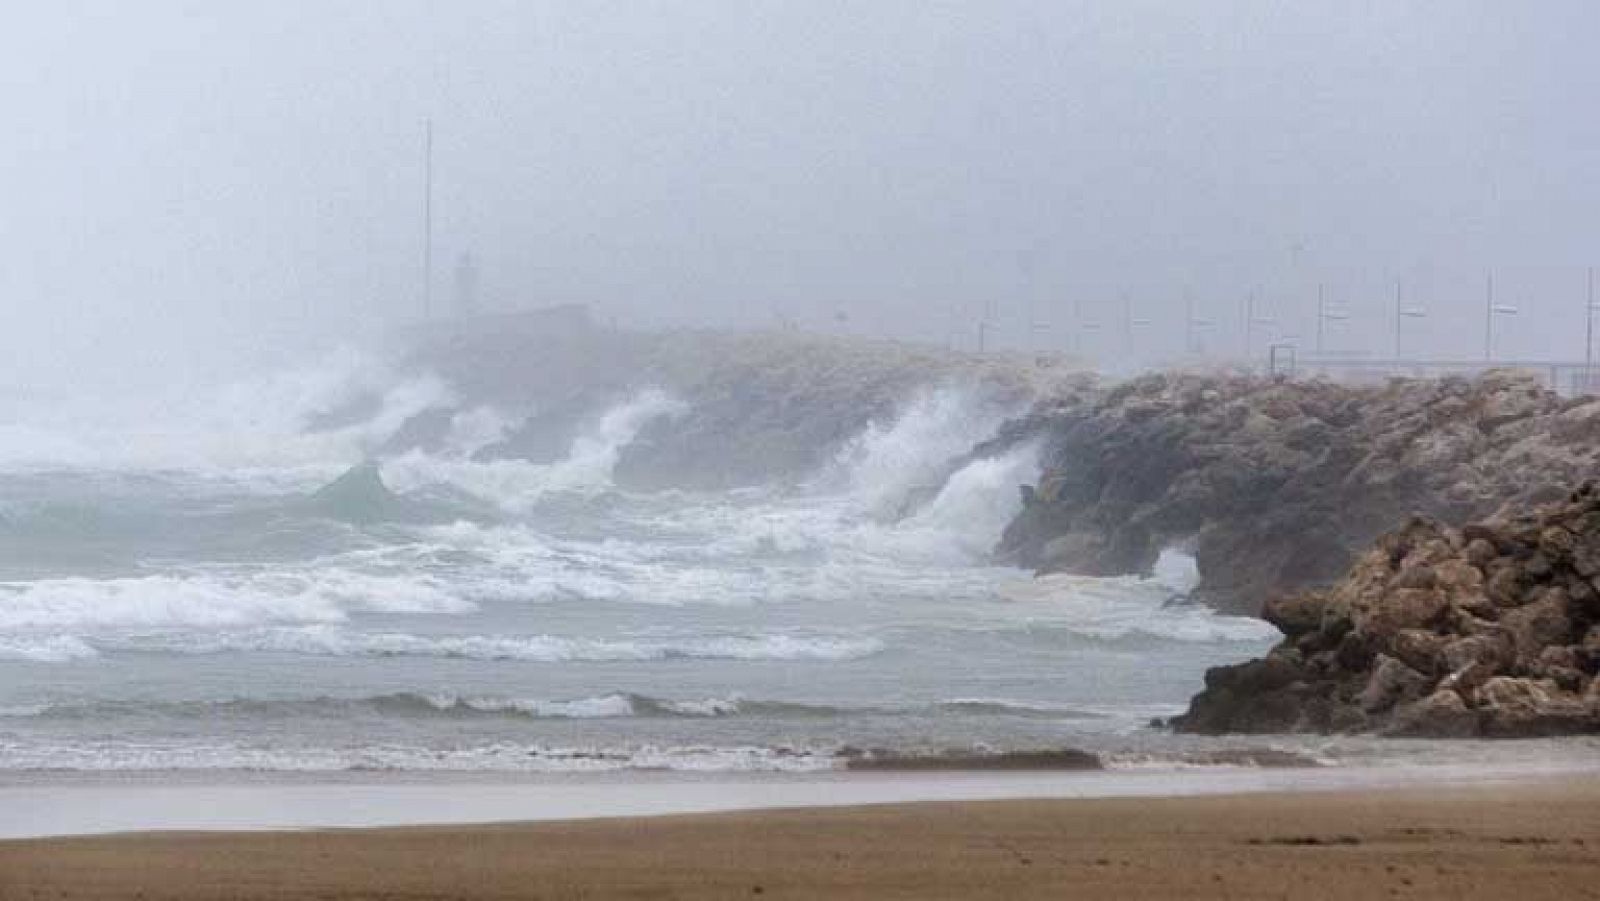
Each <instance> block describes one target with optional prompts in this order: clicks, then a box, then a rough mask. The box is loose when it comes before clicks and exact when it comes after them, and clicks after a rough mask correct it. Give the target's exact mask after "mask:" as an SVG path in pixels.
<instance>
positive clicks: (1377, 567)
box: [1174, 482, 1600, 737]
mask: <svg viewBox="0 0 1600 901" xmlns="http://www.w3.org/2000/svg"><path fill="white" fill-rule="evenodd" d="M1265 616H1266V617H1267V619H1268V620H1269V621H1270V622H1272V623H1273V624H1274V625H1275V626H1277V627H1278V628H1279V629H1281V630H1282V631H1283V633H1284V635H1285V636H1286V637H1285V639H1284V640H1283V642H1282V643H1280V644H1279V645H1278V646H1277V647H1275V648H1273V649H1272V651H1271V652H1270V653H1268V655H1267V656H1266V657H1265V658H1263V659H1260V660H1252V661H1250V662H1248V663H1243V664H1239V665H1237V666H1224V667H1217V668H1215V669H1212V670H1210V671H1209V672H1207V673H1206V687H1205V690H1204V691H1202V692H1201V693H1200V694H1199V695H1197V696H1195V698H1194V700H1193V702H1192V703H1191V705H1190V708H1189V711H1188V713H1187V714H1185V715H1184V716H1182V717H1179V718H1178V719H1177V720H1176V721H1175V722H1174V725H1175V726H1176V727H1177V728H1179V729H1181V730H1184V731H1189V732H1205V733H1220V732H1291V731H1294V732H1298V731H1315V732H1357V731H1360V732H1378V733H1383V734H1389V735H1413V736H1433V737H1471V736H1487V737H1517V736H1534V735H1554V734H1569V733H1579V732H1600V678H1596V673H1597V672H1600V489H1597V487H1596V485H1595V484H1594V483H1592V482H1590V483H1585V484H1584V485H1583V487H1581V488H1580V489H1578V490H1577V491H1576V492H1574V493H1573V494H1572V495H1571V496H1570V497H1568V498H1567V499H1565V500H1564V501H1560V502H1556V503H1552V504H1548V505H1544V506H1540V507H1537V508H1534V509H1533V510H1532V511H1531V512H1528V513H1524V514H1521V515H1517V516H1514V517H1499V518H1493V519H1489V520H1485V521H1481V522H1477V523H1473V524H1471V525H1467V526H1464V527H1462V528H1451V527H1448V526H1444V525H1440V524H1439V523H1437V522H1435V521H1432V520H1428V519H1421V518H1417V519H1413V520H1412V521H1411V522H1409V523H1408V524H1407V525H1405V526H1404V527H1403V528H1401V529H1399V530H1397V531H1394V532H1391V533H1389V534H1387V535H1385V536H1383V537H1382V538H1381V539H1379V540H1378V542H1377V543H1376V545H1375V546H1374V547H1373V548H1372V549H1371V550H1369V551H1368V552H1367V553H1365V554H1364V555H1363V556H1361V557H1360V559H1359V560H1357V562H1356V564H1355V566H1354V567H1353V568H1352V569H1351V570H1350V572H1349V573H1348V574H1346V575H1345V577H1344V578H1343V579H1341V580H1339V581H1338V582H1337V583H1335V584H1334V585H1333V586H1332V587H1331V588H1330V589H1328V590H1326V591H1311V592H1305V593H1300V594H1295V595H1288V596H1282V597H1278V598H1275V599H1273V600H1271V601H1269V602H1268V603H1267V605H1266V609H1265Z"/></svg>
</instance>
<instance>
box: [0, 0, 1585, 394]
mask: <svg viewBox="0 0 1600 901" xmlns="http://www.w3.org/2000/svg"><path fill="white" fill-rule="evenodd" d="M7 12H8V15H7V21H6V27H5V29H4V33H3V36H0V104H3V108H4V109H5V111H6V113H7V116H6V119H7V124H8V128H7V130H6V140H5V141H4V143H3V144H0V161H3V162H0V199H3V203H4V209H5V212H4V216H3V217H0V248H3V250H4V254H5V258H4V265H0V305H3V306H0V309H3V311H4V316H5V328H4V331H3V336H0V354H3V363H0V375H3V376H4V378H5V379H6V380H7V383H8V387H9V388H10V389H11V390H13V391H15V390H29V389H32V388H34V387H36V386H42V385H46V384H52V385H57V386H59V385H62V384H73V383H76V384H80V385H82V384H90V383H109V382H113V381H115V382H119V383H127V382H130V381H139V380H143V379H147V378H157V377H182V378H196V377H199V376H204V375H207V374H210V373H215V372H217V371H219V370H221V369H225V368H227V367H230V366H234V365H238V364H241V363H249V362H254V361H256V360H259V359H261V358H264V357H272V356H277V355H282V354H290V353H296V352H299V351H302V350H308V349H312V348H315V347H319V346H322V345H324V344H328V343H331V342H336V341H338V340H341V339H343V338H345V337H349V336H361V335H367V334H373V333H376V332H381V331H383V330H385V329H388V328H391V327H393V326H396V325H400V324H404V323H406V322H409V321H413V320H416V319H418V318H420V317H422V316H423V315H424V310H423V289H422V283H421V271H422V263H421V257H422V233H423V228H422V209H423V127H424V125H423V124H424V122H425V121H426V120H429V119H431V120H432V122H433V127H434V134H435V146H434V168H435V188H434V197H433V204H434V212H435V217H434V260H435V262H434V269H433V271H434V280H433V283H434V288H433V295H434V300H435V312H444V311H446V310H448V309H449V307H450V304H451V302H452V295H453V294H454V283H455V269H456V262H457V260H458V259H459V257H460V255H461V254H463V253H471V254H472V255H473V258H474V260H475V261H476V263H477V270H478V281H479V288H478V295H479V304H480V306H481V307H482V308H483V309H485V310H491V311H493V310H512V309H517V308H523V307H532V306H539V305H544V304H551V303H559V302H568V301H581V302H585V303H589V304H591V305H592V306H593V307H594V309H595V310H596V312H597V315H598V316H599V317H600V318H601V319H602V320H603V321H604V320H611V319H615V320H616V321H617V322H619V323H624V324H631V323H637V324H674V325H678V324H682V325H688V324H706V325H725V326H736V327H768V326H777V325H780V324H794V325H797V326H799V327H802V328H808V329H817V330H839V331H849V332H853V333H872V334H882V335H891V336H898V337H906V338H915V339H921V340H929V341H937V342H945V341H949V342H951V343H953V344H955V345H957V346H961V347H972V346H973V345H974V344H975V342H976V341H977V336H978V325H977V323H978V321H979V320H980V319H981V318H984V317H985V316H987V317H988V318H989V319H990V320H992V322H993V325H992V327H990V328H988V329H987V335H986V338H987V340H988V341H989V342H990V343H991V345H994V344H998V345H999V346H1006V347H1037V348H1056V349H1063V350H1067V349H1079V350H1083V351H1085V352H1087V353H1093V354H1097V355H1098V356H1099V358H1100V359H1101V360H1102V361H1113V360H1116V361H1121V360H1127V359H1130V358H1132V359H1140V360H1144V361H1150V362H1154V361H1160V360H1169V359H1176V358H1178V357H1180V356H1183V355H1184V353H1185V350H1186V344H1187V345H1189V346H1190V348H1191V349H1194V350H1198V351H1203V352H1205V353H1207V354H1211V355H1216V356H1233V357H1238V356H1240V355H1242V354H1243V352H1244V350H1245V347H1246V345H1245V338H1244V329H1243V328H1242V327H1241V320H1242V317H1243V310H1244V308H1245V306H1244V305H1245V302H1246V300H1245V299H1246V297H1247V296H1248V295H1249V294H1250V293H1251V292H1254V294H1255V296H1256V298H1257V301H1256V308H1255V309H1256V315H1257V316H1258V317H1259V318H1261V319H1263V320H1274V321H1273V322H1265V321H1264V322H1262V323H1260V324H1259V325H1258V326H1257V328H1256V329H1255V331H1254V333H1253V335H1252V336H1251V338H1252V341H1251V348H1252V350H1253V352H1254V353H1255V354H1257V355H1259V354H1260V352H1261V348H1262V347H1263V346H1264V345H1265V344H1266V343H1267V342H1269V341H1273V340H1281V339H1282V338H1283V337H1284V336H1285V335H1286V334H1287V335H1292V336H1298V340H1299V342H1300V345H1301V348H1302V352H1303V353H1310V352H1312V350H1313V344H1314V340H1315V338H1314V332H1315V325H1314V322H1315V318H1314V312H1315V309H1316V303H1317V300H1316V297H1317V292H1318V286H1319V285H1321V286H1323V288H1322V290H1323V292H1324V296H1325V297H1326V299H1327V303H1328V305H1329V308H1330V309H1332V310H1333V311H1335V313H1336V315H1339V316H1346V315H1347V317H1348V318H1338V319H1328V320H1326V321H1325V323H1324V324H1325V326H1326V328H1325V333H1324V335H1323V341H1324V345H1325V347H1324V349H1325V351H1326V352H1329V353H1352V352H1367V353H1371V354H1374V355H1379V356H1387V355H1389V354H1392V353H1393V340H1394V313H1393V309H1394V303H1395V300H1394V296H1395V290H1396V285H1397V283H1398V284H1399V285H1400V286H1401V290H1402V291H1403V292H1404V300H1403V303H1405V304H1406V305H1408V306H1409V305H1416V306H1425V307H1426V309H1427V312H1428V316H1427V318H1425V319H1408V320H1406V322H1405V327H1406V329H1407V332H1406V335H1405V338H1404V340H1405V342H1406V346H1405V347H1404V351H1405V352H1406V353H1410V354H1423V353H1427V354H1432V355H1436V356H1451V357H1462V358H1475V357H1478V356H1481V354H1482V352H1483V327H1484V286H1485V279H1486V274H1487V273H1488V272H1489V271H1490V270H1493V272H1494V279H1495V283H1496V290H1497V298H1496V300H1497V302H1499V303H1503V304H1506V305H1508V306H1516V307H1517V308H1518V310H1519V312H1518V313H1517V314H1515V315H1510V314H1505V315H1500V316H1498V317H1497V318H1496V329H1497V334H1496V338H1495V345H1496V346H1495V353H1496V354H1498V355H1500V356H1503V357H1541V358H1543V357H1562V358H1567V359H1572V358H1581V356H1582V354H1583V322H1584V304H1585V299H1584V278H1585V269H1586V267H1588V266H1589V265H1593V264H1596V263H1600V246H1597V241H1596V229H1595V222H1596V218H1597V216H1600V177H1597V175H1600V171H1597V170H1600V118H1597V117H1596V116H1595V115H1594V111H1593V108H1592V107H1593V99H1594V95H1595V91H1596V88H1597V87H1600V62H1597V61H1596V56H1595V54H1594V48H1593V37H1594V35H1595V34H1597V33H1600V7H1596V6H1595V5H1593V4H1591V3H1587V2H1581V0H1573V2H1546V3H1540V4H1526V5H1525V4H1505V3H1496V2H1489V0H1482V2H1461V0H1449V2H1446V0H1440V2H1426V3H1400V2H1388V3H1359V4H1356V3H1324V4H1282V3H1185V4H1172V3H1167V2H1118V3H1067V2H1060V0H1049V2H1037V3H1023V2H988V0H986V2H982V3H977V2H973V3H932V2H925V0H917V2H874V3H843V2H839V3H823V2H784V3H774V2H764V3H762V2H757V3H733V2H728V3H712V2H680V3H627V4H621V3H576V2H572V3H525V2H509V0H508V2H470V3H468V2H463V3H444V2H431V3H430V2H399V0H384V2H366V3H358V2H322V0H318V2H274V3H221V2H213V3H191V2H184V3H178V2H141V3H136V4H135V3H120V2H103V3H66V2H50V3H45V2H35V3H12V4H8V10H7ZM1189 310H1193V311H1194V314H1193V315H1194V318H1195V319H1197V320H1200V321H1201V324H1200V325H1198V326H1196V327H1194V328H1188V327H1186V325H1185V322H1186V320H1187V319H1188V318H1189V313H1188V311H1189ZM1130 324H1131V329H1130ZM1130 330H1131V332H1132V338H1133V342H1132V343H1133V346H1132V347H1131V348H1130V347H1128V346H1127V341H1128V337H1129V335H1128V332H1129V331H1130Z"/></svg>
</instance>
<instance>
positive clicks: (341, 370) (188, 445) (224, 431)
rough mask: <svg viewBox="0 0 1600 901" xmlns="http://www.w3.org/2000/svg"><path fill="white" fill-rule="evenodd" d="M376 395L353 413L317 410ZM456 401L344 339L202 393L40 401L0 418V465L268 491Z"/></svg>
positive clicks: (339, 462) (304, 478) (315, 479)
mask: <svg viewBox="0 0 1600 901" xmlns="http://www.w3.org/2000/svg"><path fill="white" fill-rule="evenodd" d="M368 395H370V396H374V397H377V398H378V403H377V404H376V406H375V408H374V409H373V410H372V411H370V412H367V413H366V414H365V415H364V416H363V417H358V419H359V421H353V422H350V423H344V424H340V425H339V426H338V427H336V428H330V429H323V430H308V429H307V428H306V426H307V424H308V422H310V420H311V419H312V418H313V417H315V416H316V415H318V414H320V413H323V412H326V411H329V410H333V409H337V408H338V407H339V406H341V405H343V404H351V403H354V402H356V400H357V399H358V398H361V397H364V396H368ZM451 400H452V394H451V391H450V389H449V388H448V387H447V386H446V385H445V384H444V383H443V382H441V381H440V380H439V379H437V378H435V377H433V376H430V375H419V376H408V377H405V378H400V377H397V376H395V375H394V374H393V373H392V372H390V371H388V370H387V369H386V368H385V367H384V366H383V365H382V364H381V363H379V362H378V361H377V360H375V359H374V358H371V357H369V356H367V355H365V354H361V353H359V352H356V351H351V350H346V351H342V352H340V353H337V354H334V355H332V356H331V357H329V358H327V359H325V360H322V361H320V362H319V363H318V364H316V365H312V366H306V367H301V368H296V369H289V370H284V371H280V372H276V373H273V374H271V375H269V376H266V377H263V378H258V379H253V380H245V381H240V382H236V383H233V384H230V385H227V386H224V387H223V388H222V389H220V390H210V391H208V392H207V393H204V394H199V395H178V396H141V397H134V398H117V399H116V400H115V401H111V400H104V401H101V400H95V399H88V398H74V399H73V400H72V401H70V402H68V403H53V404H49V405H45V404H37V405H34V406H33V407H30V408H28V409H25V410H22V411H20V412H18V413H17V414H16V416H15V418H13V419H12V420H11V421H10V422H7V423H0V472H6V473H16V472H39V471H62V470H75V471H118V472H176V471H181V472H185V473H188V474H190V475H194V476H199V477H202V478H208V479H216V480H222V481H226V482H228V483H230V484H232V485H236V486H239V487H245V488H259V489H261V490H265V491H271V492H281V491H285V490H305V489H308V488H311V487H314V486H315V485H317V484H319V483H321V482H324V481H326V480H327V479H328V478H331V477H332V476H333V475H336V474H338V473H339V472H341V471H343V470H344V469H346V468H348V467H349V466H350V465H351V464H352V463H354V462H356V461H358V460H359V459H361V458H362V456H363V455H365V454H367V453H369V452H370V451H372V450H373V449H375V448H376V447H377V446H378V445H379V444H381V442H382V441H384V440H385V439H386V438H388V437H389V436H390V435H392V434H393V433H394V432H395V430H397V429H398V428H399V427H400V425H401V424H402V423H404V422H405V421H406V420H407V419H408V418H410V417H411V416H413V415H415V414H417V413H419V412H421V411H423V410H425V409H428V408H429V407H433V406H437V405H441V404H445V403H448V402H450V401H451Z"/></svg>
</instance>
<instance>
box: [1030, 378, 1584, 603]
mask: <svg viewBox="0 0 1600 901" xmlns="http://www.w3.org/2000/svg"><path fill="white" fill-rule="evenodd" d="M1015 431H1016V432H1017V433H1018V434H1022V433H1027V434H1029V435H1031V436H1033V437H1034V438H1042V441H1043V446H1044V448H1045V450H1044V455H1043V459H1044V462H1045V470H1044V474H1043V475H1042V477H1041V479H1040V482H1039V484H1038V485H1036V486H1030V487H1028V488H1025V489H1024V500H1025V501H1026V506H1025V509H1024V510H1023V511H1022V513H1021V514H1020V515H1019V516H1018V517H1017V519H1016V520H1015V521H1014V522H1013V523H1012V524H1011V525H1010V527H1009V528H1008V529H1007V531H1006V534H1005V536H1004V538H1003V539H1002V541H1001V544H1000V554H1001V556H1002V557H1003V558H1004V559H1007V560H1010V561H1012V562H1015V563H1018V564H1021V565H1025V566H1031V567H1034V568H1036V569H1038V570H1040V571H1043V572H1057V571H1060V572H1076V573H1081V574H1086V575H1119V574H1125V573H1138V572H1145V571H1148V569H1149V568H1150V566H1151V565H1152V564H1153V563H1154V561H1155V559H1156V557H1157V556H1158V555H1159V554H1160V552H1161V551H1162V550H1163V549H1164V548H1166V547H1170V546H1175V545H1176V546H1182V547H1186V548H1188V549H1191V550H1192V551H1193V552H1194V554H1195V556H1196V559H1197V561H1198V564H1199V569H1200V586H1199V589H1198V592H1197V596H1196V600H1199V601H1202V602H1205V603H1208V604H1210V605H1212V606H1214V607H1216V608H1218V609H1221V610H1225V611H1229V612H1235V613H1243V614H1251V615H1253V614H1256V613H1258V612H1259V611H1260V604H1261V599H1262V598H1264V597H1267V596H1269V595H1272V594H1276V593H1283V592H1290V591H1296V590H1301V589H1305V588H1311V587H1317V586H1321V585H1326V584H1328V583H1330V582H1332V581H1333V580H1334V579H1336V578H1338V576H1339V575H1340V574H1341V573H1342V572H1344V571H1345V569H1346V568H1347V567H1348V566H1349V565H1350V563H1351V561H1352V559H1353V558H1354V557H1355V555H1356V554H1357V553H1358V552H1359V550H1360V549H1361V548H1362V547H1364V546H1366V545H1367V544H1368V543H1369V542H1371V541H1372V540H1373V539H1374V538H1375V537H1376V536H1378V535H1379V534H1381V533H1382V532H1383V531H1384V530H1385V529H1388V528H1390V527H1391V526H1392V525H1393V524H1394V523H1396V522H1399V521H1401V520H1402V519H1404V518H1405V517H1406V516H1407V515H1409V514H1411V513H1413V512H1418V513H1422V514H1425V515H1430V516H1435V517H1438V518H1440V519H1443V520H1445V521H1447V522H1460V521H1465V520H1468V519H1472V518H1477V517H1482V516H1486V515H1489V514H1491V513H1493V512H1495V511H1496V510H1498V509H1500V508H1501V506H1502V505H1505V504H1508V503H1510V504H1517V505H1527V504H1532V503H1538V502H1543V501H1549V500H1553V499H1554V498H1555V497H1557V496H1559V490H1558V489H1554V488H1552V486H1559V485H1572V484H1576V483H1577V482H1578V481H1579V480H1581V479H1582V478H1584V477H1586V476H1587V475H1589V474H1592V473H1594V472H1596V471H1600V400H1597V399H1595V398H1593V397H1589V398H1580V399H1565V398H1561V397H1559V396H1557V395H1556V394H1555V393H1553V392H1551V391H1548V390H1546V389H1545V388H1544V387H1543V386H1542V384H1541V383H1540V382H1539V381H1538V380H1537V379H1535V378H1533V377H1532V376H1529V375H1526V374H1522V373H1518V372H1512V371H1494V372H1490V373H1488V374H1485V375H1484V376H1482V377H1480V378H1477V379H1467V378H1446V379H1437V380H1433V379H1429V380H1422V379H1395V380H1392V381H1389V382H1387V383H1385V384H1382V385H1346V384H1338V383H1333V382H1327V381H1320V380H1313V381H1290V380H1274V379H1268V378H1262V377H1256V376H1246V375H1229V374H1203V373H1157V374H1152V375H1148V376H1143V377H1139V378H1135V379H1132V380H1129V381H1127V382H1124V383H1121V384H1118V385H1115V386H1111V387H1109V388H1106V389H1103V390H1100V391H1096V392H1090V393H1081V392H1080V393H1077V394H1073V395H1070V396H1068V397H1065V398H1062V399H1060V400H1057V401H1054V402H1051V403H1046V404H1041V405H1040V406H1039V407H1038V408H1037V409H1036V411H1035V412H1034V414H1033V415H1032V416H1031V417H1029V419H1028V420H1027V421H1026V422H1025V423H1023V424H1021V425H1019V426H1018V427H1017V428H1016V429H1015Z"/></svg>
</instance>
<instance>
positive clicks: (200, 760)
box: [0, 740, 840, 773]
mask: <svg viewBox="0 0 1600 901" xmlns="http://www.w3.org/2000/svg"><path fill="white" fill-rule="evenodd" d="M839 766H840V762H839V759H838V758H837V757H835V756H834V754H833V752H832V751H831V750H830V749H806V748H798V749H793V748H784V747H756V746H728V747H721V746H712V745H688V746H672V745H667V746H662V745H653V744H644V745H638V746H619V747H552V746H547V745H536V744H516V743H509V742H501V743H495V744H487V745H479V746H465V747H463V746H452V747H429V746H422V745H406V744H373V745H356V746H352V747H338V748H334V747H325V746H312V747H297V746H294V745H281V746H280V745H272V744H256V743H248V744H247V743H242V742H215V743H207V744H194V743H190V742H160V741H157V742H131V741H78V742H61V743H31V742H14V741H4V740H0V770H13V771H15V770H82V771H90V772H107V771H149V770H275V771H285V772H341V771H353V770H409V771H423V772H428V771H442V772H513V773H604V772H617V771H623V770H669V771H677V772H703V773H721V772H731V773H763V772H766V773H771V772H790V773H804V772H820V771H825V770H832V769H838V768H839Z"/></svg>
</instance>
